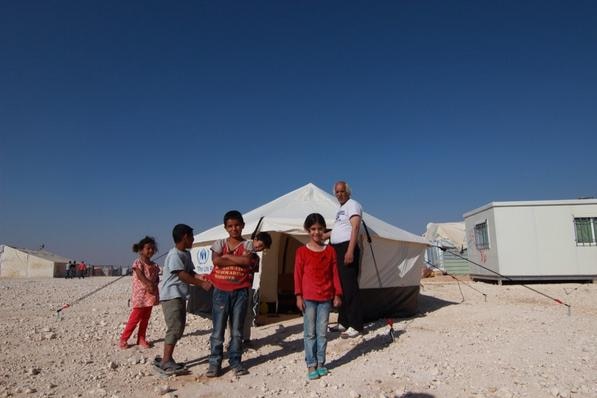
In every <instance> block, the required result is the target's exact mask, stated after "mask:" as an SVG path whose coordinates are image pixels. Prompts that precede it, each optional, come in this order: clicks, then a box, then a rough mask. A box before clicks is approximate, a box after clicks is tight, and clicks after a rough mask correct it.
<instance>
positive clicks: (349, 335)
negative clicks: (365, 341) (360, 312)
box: [340, 327, 361, 339]
mask: <svg viewBox="0 0 597 398" xmlns="http://www.w3.org/2000/svg"><path fill="white" fill-rule="evenodd" d="M360 335H361V332H359V331H358V330H355V329H353V328H352V327H349V328H348V329H346V331H345V332H344V333H342V334H341V335H340V337H342V338H343V339H352V338H353V337H358V336H360Z"/></svg>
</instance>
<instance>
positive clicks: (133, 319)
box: [118, 236, 160, 349]
mask: <svg viewBox="0 0 597 398" xmlns="http://www.w3.org/2000/svg"><path fill="white" fill-rule="evenodd" d="M157 250H158V249H157V245H156V243H155V239H153V238H152V237H149V236H146V237H145V238H143V239H141V240H140V241H139V243H135V244H134V245H133V251H134V252H135V253H139V258H137V259H136V260H135V261H134V262H133V296H132V299H131V306H132V307H133V310H132V311H131V315H130V316H129V321H128V322H127V324H126V326H125V328H124V330H123V331H122V335H121V336H120V341H119V343H118V346H119V347H120V348H123V349H124V348H128V339H129V337H131V334H133V331H134V330H135V327H136V326H137V324H139V330H138V331H137V345H138V346H139V347H141V348H149V347H151V345H150V344H149V342H147V339H146V338H145V333H146V331H147V325H148V324H149V318H150V317H151V309H152V308H153V306H154V305H158V304H159V302H160V298H159V297H160V296H159V293H158V282H159V276H158V274H159V268H158V266H157V264H156V263H154V262H153V261H151V257H153V255H154V253H156V252H157Z"/></svg>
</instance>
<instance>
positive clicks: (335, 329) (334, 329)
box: [329, 324, 346, 332]
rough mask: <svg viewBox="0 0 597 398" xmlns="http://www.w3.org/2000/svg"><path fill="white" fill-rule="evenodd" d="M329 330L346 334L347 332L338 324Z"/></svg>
mask: <svg viewBox="0 0 597 398" xmlns="http://www.w3.org/2000/svg"><path fill="white" fill-rule="evenodd" d="M329 330H330V332H344V331H346V328H345V327H344V326H342V325H341V324H338V325H336V326H330V328H329Z"/></svg>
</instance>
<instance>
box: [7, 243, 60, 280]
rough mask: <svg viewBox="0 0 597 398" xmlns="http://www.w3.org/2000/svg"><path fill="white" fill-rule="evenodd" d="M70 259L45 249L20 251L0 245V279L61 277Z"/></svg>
mask: <svg viewBox="0 0 597 398" xmlns="http://www.w3.org/2000/svg"><path fill="white" fill-rule="evenodd" d="M69 261H70V259H68V258H66V257H62V256H59V255H57V254H54V253H51V252H49V251H47V250H45V249H40V250H30V249H20V248H17V247H12V246H8V245H0V277H4V278H53V277H62V276H64V274H65V272H66V264H67V263H68V262H69Z"/></svg>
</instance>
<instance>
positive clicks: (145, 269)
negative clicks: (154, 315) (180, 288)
mask: <svg viewBox="0 0 597 398" xmlns="http://www.w3.org/2000/svg"><path fill="white" fill-rule="evenodd" d="M135 268H136V269H138V270H141V272H142V273H143V275H144V276H145V277H146V278H147V279H149V280H150V281H151V283H152V284H153V285H154V286H155V291H154V292H153V293H149V292H148V291H147V289H146V288H145V285H143V283H142V282H141V280H139V278H138V277H137V274H135V273H134V272H133V297H132V299H131V306H132V307H133V308H140V307H153V306H154V305H158V304H159V302H160V295H159V292H158V282H159V280H160V278H159V276H158V274H159V271H160V270H159V268H158V266H157V265H156V264H155V263H151V264H145V263H144V262H143V261H141V259H139V258H138V259H136V260H135V261H134V262H133V269H135Z"/></svg>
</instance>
